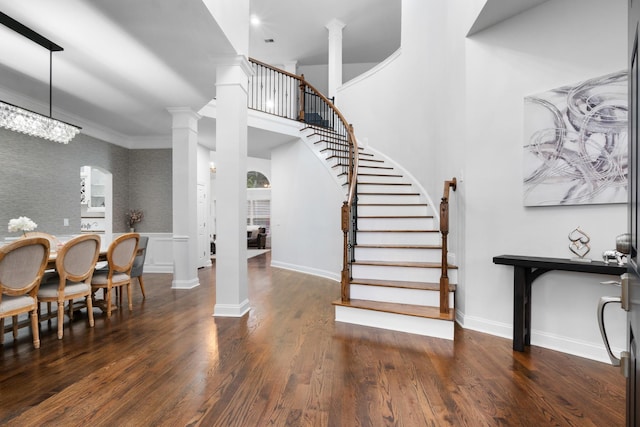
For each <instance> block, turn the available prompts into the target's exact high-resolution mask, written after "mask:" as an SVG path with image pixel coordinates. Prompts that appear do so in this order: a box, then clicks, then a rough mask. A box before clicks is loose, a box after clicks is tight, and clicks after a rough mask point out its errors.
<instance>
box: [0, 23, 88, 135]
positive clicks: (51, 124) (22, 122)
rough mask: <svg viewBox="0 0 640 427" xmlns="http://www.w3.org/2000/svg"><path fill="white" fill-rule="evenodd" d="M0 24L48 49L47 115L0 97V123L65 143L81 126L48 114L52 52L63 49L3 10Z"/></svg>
mask: <svg viewBox="0 0 640 427" xmlns="http://www.w3.org/2000/svg"><path fill="white" fill-rule="evenodd" d="M0 24H3V25H4V26H6V27H7V28H10V29H12V30H13V31H15V32H17V33H18V34H20V35H22V36H24V37H26V38H28V39H29V40H31V41H32V42H34V43H37V44H39V45H40V46H42V47H44V48H45V49H47V50H48V51H49V117H47V116H43V115H42V114H39V113H36V112H34V111H30V110H27V109H24V108H20V107H17V106H15V105H13V104H9V103H7V102H3V101H0V127H3V128H5V129H9V130H12V131H14V132H20V133H24V134H27V135H31V136H35V137H39V138H44V139H48V140H50V141H54V142H59V143H61V144H68V143H69V141H71V140H72V139H73V138H74V137H75V136H76V135H77V134H78V133H79V132H80V129H81V128H80V127H78V126H75V125H72V124H69V123H66V122H62V121H60V120H56V119H54V118H52V117H51V95H52V88H51V80H52V59H53V52H54V51H55V52H59V51H61V50H64V49H63V48H62V47H60V46H58V45H57V44H55V43H54V42H52V41H51V40H49V39H47V38H45V37H43V36H42V35H40V34H38V33H36V32H35V31H33V30H32V29H30V28H28V27H26V26H24V25H23V24H21V23H20V22H18V21H16V20H15V19H13V18H11V17H10V16H8V15H5V14H4V13H2V12H0Z"/></svg>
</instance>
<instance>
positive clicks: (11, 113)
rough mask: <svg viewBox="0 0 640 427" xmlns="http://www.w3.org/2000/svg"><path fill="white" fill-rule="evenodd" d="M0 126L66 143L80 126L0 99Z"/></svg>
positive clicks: (78, 130)
mask: <svg viewBox="0 0 640 427" xmlns="http://www.w3.org/2000/svg"><path fill="white" fill-rule="evenodd" d="M0 126H1V127H3V128H5V129H9V130H12V131H15V132H20V133H25V134H27V135H31V136H36V137H38V138H44V139H48V140H50V141H54V142H59V143H61V144H68V143H69V141H71V140H72V139H73V137H74V136H76V135H77V134H78V133H79V132H80V128H78V127H76V126H73V125H70V124H68V123H65V122H61V121H59V120H56V119H53V118H51V117H46V116H43V115H41V114H38V113H34V112H33V111H29V110H25V109H24V108H20V107H16V106H15V105H11V104H7V103H6V102H3V101H0Z"/></svg>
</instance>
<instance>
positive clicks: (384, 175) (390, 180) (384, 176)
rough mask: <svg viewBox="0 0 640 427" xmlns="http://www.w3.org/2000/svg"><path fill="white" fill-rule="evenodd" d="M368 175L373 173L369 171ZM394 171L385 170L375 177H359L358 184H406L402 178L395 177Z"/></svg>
mask: <svg viewBox="0 0 640 427" xmlns="http://www.w3.org/2000/svg"><path fill="white" fill-rule="evenodd" d="M367 173H371V172H370V171H368V172H367ZM393 175H394V172H393V171H388V170H384V171H381V172H379V173H377V174H375V175H358V182H359V183H361V182H372V183H374V182H375V183H387V184H395V183H398V182H406V179H405V178H403V177H402V176H393Z"/></svg>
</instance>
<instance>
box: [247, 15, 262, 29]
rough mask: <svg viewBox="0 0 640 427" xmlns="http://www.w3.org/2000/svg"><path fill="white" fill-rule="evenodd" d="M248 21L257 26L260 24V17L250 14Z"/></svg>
mask: <svg viewBox="0 0 640 427" xmlns="http://www.w3.org/2000/svg"><path fill="white" fill-rule="evenodd" d="M249 22H251V25H253V26H254V27H257V26H258V25H260V18H258V16H257V15H251V17H250V18H249Z"/></svg>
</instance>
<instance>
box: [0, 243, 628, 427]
mask: <svg viewBox="0 0 640 427" xmlns="http://www.w3.org/2000/svg"><path fill="white" fill-rule="evenodd" d="M248 263H249V281H250V284H249V298H250V301H251V307H252V309H251V312H250V313H249V314H248V315H246V316H244V317H243V318H240V319H234V318H214V317H212V315H211V314H212V312H213V306H214V304H215V274H214V273H215V272H214V269H213V268H207V269H202V270H200V272H199V275H200V283H201V285H200V286H199V287H198V288H195V289H192V290H181V291H175V290H172V289H171V288H170V287H171V276H170V275H165V274H145V284H146V286H145V288H146V291H147V299H146V300H144V301H143V300H142V297H141V294H140V290H139V287H138V286H134V287H133V289H134V291H133V294H134V304H133V306H134V310H133V312H131V313H130V312H129V311H128V310H126V309H125V310H124V311H123V310H118V311H116V312H115V313H114V314H113V316H112V318H111V320H106V318H105V316H104V315H102V314H101V313H100V312H99V311H98V310H96V312H95V314H96V325H95V328H93V329H91V328H88V326H87V321H86V313H81V314H80V315H78V316H76V318H75V319H74V321H73V322H71V323H70V324H69V321H68V319H65V331H64V338H63V339H62V340H60V341H59V340H58V339H57V337H56V323H55V320H54V321H52V322H51V324H50V325H47V323H46V322H43V323H42V333H41V341H42V343H41V348H40V349H39V350H35V349H33V348H32V343H31V338H30V333H29V330H28V328H26V329H21V332H20V336H19V338H18V340H17V341H16V342H15V343H14V342H13V339H12V337H11V334H10V333H9V334H7V335H6V336H5V343H4V345H3V346H2V347H0V425H7V426H43V425H51V426H58V425H64V426H81V425H91V426H200V425H201V426H243V427H244V426H251V427H254V426H331V427H333V426H349V427H351V426H410V427H414V426H447V425H451V426H550V425H557V426H622V425H624V378H623V377H622V376H621V375H620V374H619V373H618V370H617V368H614V367H611V366H609V365H606V364H604V363H600V362H594V361H591V360H586V359H582V358H578V357H574V356H569V355H566V354H563V353H558V352H554V351H551V350H546V349H542V348H537V347H532V348H531V349H529V350H528V351H527V352H526V353H517V352H513V351H512V350H511V341H510V340H507V339H503V338H497V337H493V336H490V335H486V334H482V333H478V332H474V331H469V330H463V329H460V328H457V330H456V340H455V342H450V341H444V340H439V339H435V338H428V337H422V336H415V335H410V334H404V333H398V332H391V331H381V330H376V329H372V328H367V327H361V326H355V325H348V324H341V323H336V322H334V320H333V306H332V305H331V301H332V300H335V299H336V297H338V296H339V295H340V287H339V284H338V283H335V282H332V281H329V280H326V279H322V278H317V277H313V276H309V275H304V274H300V273H295V272H291V271H287V270H282V269H277V268H270V267H269V264H270V254H269V253H267V254H264V255H260V256H258V257H255V258H252V259H250V260H249V261H248ZM214 268H215V267H214Z"/></svg>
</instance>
